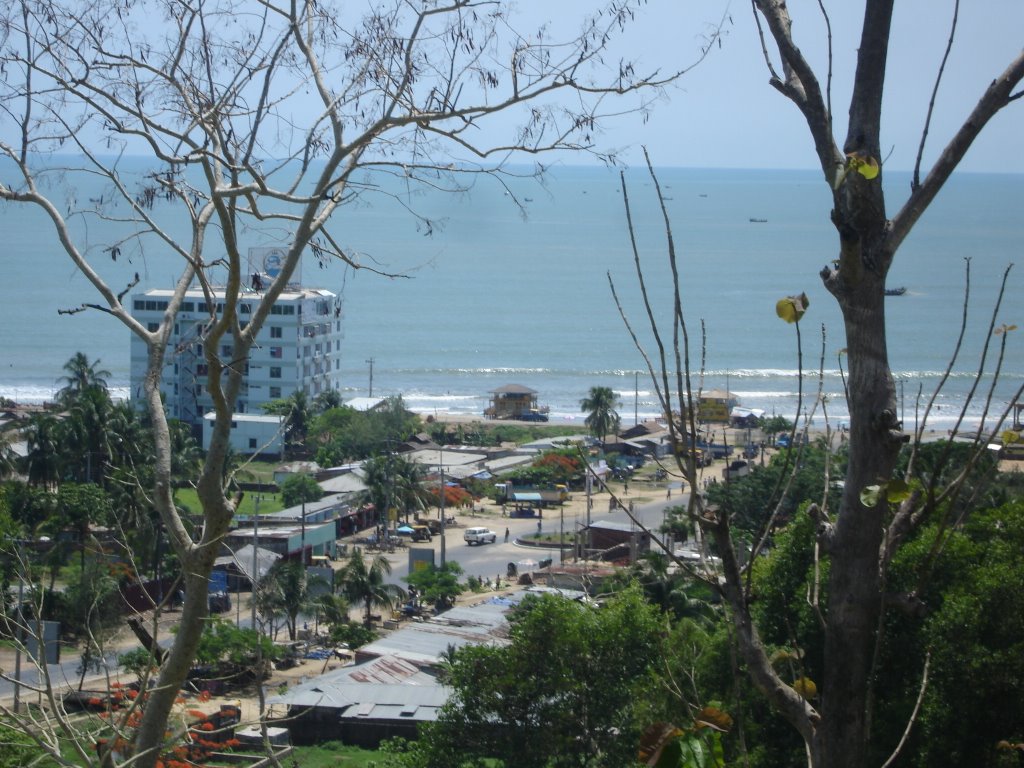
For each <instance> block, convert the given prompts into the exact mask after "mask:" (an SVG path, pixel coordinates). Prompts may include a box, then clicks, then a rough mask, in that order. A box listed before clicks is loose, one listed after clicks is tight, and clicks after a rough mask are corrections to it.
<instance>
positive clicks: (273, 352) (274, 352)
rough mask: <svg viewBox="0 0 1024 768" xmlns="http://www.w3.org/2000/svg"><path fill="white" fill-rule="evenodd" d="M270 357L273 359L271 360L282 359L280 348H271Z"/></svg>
mask: <svg viewBox="0 0 1024 768" xmlns="http://www.w3.org/2000/svg"><path fill="white" fill-rule="evenodd" d="M270 356H271V357H273V358H277V359H280V358H281V357H282V349H281V347H271V348H270Z"/></svg>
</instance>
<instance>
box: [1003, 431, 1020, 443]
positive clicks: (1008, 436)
mask: <svg viewBox="0 0 1024 768" xmlns="http://www.w3.org/2000/svg"><path fill="white" fill-rule="evenodd" d="M1018 440H1020V433H1018V432H1014V431H1013V430H1012V429H1007V430H1004V431H1003V445H1012V444H1013V443H1016V442H1017V441H1018Z"/></svg>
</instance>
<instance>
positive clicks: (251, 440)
mask: <svg viewBox="0 0 1024 768" xmlns="http://www.w3.org/2000/svg"><path fill="white" fill-rule="evenodd" d="M249 450H250V451H255V450H256V438H255V437H250V438H249Z"/></svg>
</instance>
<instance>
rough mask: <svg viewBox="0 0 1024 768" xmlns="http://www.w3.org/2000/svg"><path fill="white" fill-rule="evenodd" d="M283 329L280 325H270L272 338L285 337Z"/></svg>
mask: <svg viewBox="0 0 1024 768" xmlns="http://www.w3.org/2000/svg"><path fill="white" fill-rule="evenodd" d="M282 330H283V329H282V328H281V326H280V325H272V326H270V338H272V339H280V338H283V334H282V332H281V331H282Z"/></svg>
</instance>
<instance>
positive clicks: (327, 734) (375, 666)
mask: <svg viewBox="0 0 1024 768" xmlns="http://www.w3.org/2000/svg"><path fill="white" fill-rule="evenodd" d="M449 695H450V689H449V688H447V687H446V686H444V685H442V684H441V683H440V682H439V681H438V680H437V678H436V676H434V675H433V674H431V673H429V672H425V671H423V670H422V669H420V667H418V666H417V665H415V664H412V663H410V662H408V661H405V660H403V659H400V658H396V657H393V656H381V657H378V658H373V659H368V660H366V661H364V662H362V663H359V664H355V665H354V666H348V667H342V668H340V669H336V670H333V671H331V672H328V673H327V674H324V675H320V676H318V677H316V678H314V679H312V680H310V681H308V682H304V683H301V684H299V685H296V686H293V687H292V688H290V689H289V690H287V691H286V692H283V693H281V694H279V695H277V696H272V697H271V698H270V699H268V701H267V704H268V705H269V706H270V707H271V711H272V712H275V711H276V710H277V709H279V708H284V710H285V711H286V713H287V714H286V716H285V717H284V718H282V719H281V721H280V722H281V723H282V724H284V725H286V726H287V728H288V730H289V732H290V735H291V742H292V744H297V745H309V744H316V743H319V742H322V741H341V742H343V743H344V744H351V745H355V746H359V747H363V748H364V749H376V748H377V747H378V746H380V742H381V741H383V740H385V739H389V738H394V737H396V736H401V737H403V738H406V739H415V738H417V736H418V729H419V726H420V724H421V723H429V722H433V721H434V720H436V719H437V715H438V712H439V711H440V709H441V707H443V706H444V704H445V702H446V701H447V700H448V696H449Z"/></svg>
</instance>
